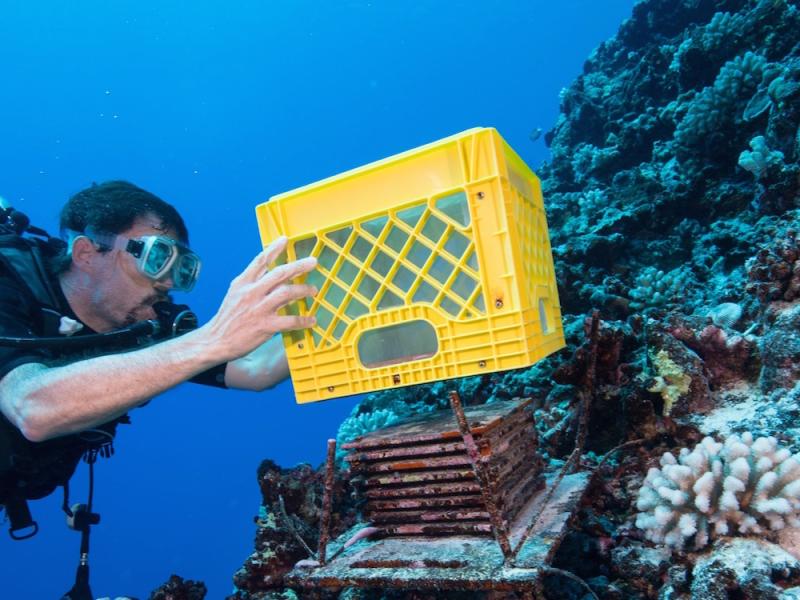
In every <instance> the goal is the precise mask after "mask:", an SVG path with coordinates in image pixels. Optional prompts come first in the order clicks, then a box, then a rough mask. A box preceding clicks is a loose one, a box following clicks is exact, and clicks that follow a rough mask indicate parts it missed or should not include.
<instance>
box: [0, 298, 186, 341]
mask: <svg viewBox="0 0 800 600" xmlns="http://www.w3.org/2000/svg"><path fill="white" fill-rule="evenodd" d="M153 310H155V312H156V316H157V318H156V319H150V320H147V321H139V322H138V323H134V324H133V325H129V326H128V327H123V328H122V329H116V330H114V331H108V332H106V333H92V334H89V335H78V336H75V337H66V336H64V337H9V336H0V346H12V347H14V348H83V347H88V346H91V347H93V348H99V347H104V346H114V345H118V344H121V343H125V342H135V341H136V340H138V339H139V338H142V337H151V338H155V339H166V338H169V337H175V336H179V335H182V334H184V333H187V332H189V331H192V330H193V329H197V315H195V314H194V313H193V312H192V311H191V310H190V309H189V307H188V306H187V305H185V304H172V303H171V302H157V303H156V304H154V305H153Z"/></svg>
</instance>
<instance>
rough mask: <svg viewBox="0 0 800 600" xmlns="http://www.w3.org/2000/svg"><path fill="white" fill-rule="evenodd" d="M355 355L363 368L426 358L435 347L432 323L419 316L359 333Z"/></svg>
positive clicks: (433, 351)
mask: <svg viewBox="0 0 800 600" xmlns="http://www.w3.org/2000/svg"><path fill="white" fill-rule="evenodd" d="M356 347H357V349H358V358H359V359H360V360H361V363H362V364H363V365H364V367H365V368H367V369H375V368H378V367H386V366H389V365H396V364H399V363H406V362H412V361H415V360H422V359H424V358H430V357H431V356H434V355H435V354H436V353H437V352H438V351H439V338H438V337H437V336H436V329H434V327H433V325H432V324H431V323H430V322H428V321H425V320H423V319H416V320H414V321H407V322H405V323H398V324H397V325H389V326H387V327H377V328H374V329H369V330H367V331H365V332H364V333H362V334H361V336H359V338H358V343H357V346H356Z"/></svg>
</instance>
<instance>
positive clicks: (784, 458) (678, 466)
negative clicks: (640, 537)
mask: <svg viewBox="0 0 800 600" xmlns="http://www.w3.org/2000/svg"><path fill="white" fill-rule="evenodd" d="M636 506H637V508H638V509H639V511H641V512H640V513H639V514H638V515H637V517H636V526H637V527H639V528H641V529H643V530H644V531H645V535H646V537H647V539H649V540H651V541H653V542H657V543H664V544H666V545H668V546H672V547H674V548H681V547H683V546H685V545H686V544H687V543H688V542H690V541H691V542H692V547H693V548H694V549H695V550H699V549H701V548H703V547H704V546H706V545H707V544H708V542H709V540H710V539H712V538H714V537H717V536H722V535H729V534H734V533H745V534H746V533H753V534H759V533H763V532H765V531H767V530H773V531H777V530H780V529H783V528H784V527H786V526H789V527H799V526H800V457H798V456H797V455H792V453H791V452H790V451H789V450H788V449H786V448H780V447H779V446H778V442H777V440H776V439H775V438H774V437H761V438H758V439H756V440H754V439H753V436H752V435H751V434H749V433H745V434H744V435H743V436H742V437H741V438H740V437H739V436H736V435H733V436H731V437H729V438H728V439H727V440H725V442H724V443H720V442H716V441H714V439H712V438H710V437H707V438H705V439H703V441H702V442H700V443H699V444H698V445H697V446H695V448H694V449H693V450H691V451H689V449H688V448H683V449H682V450H681V451H680V454H679V456H678V458H677V459H676V458H675V456H674V455H673V454H672V453H670V452H667V453H665V454H664V455H663V456H662V457H661V468H660V469H659V468H655V467H653V468H651V469H650V470H649V472H648V473H647V477H646V478H645V480H644V484H643V485H642V488H641V489H640V491H639V498H638V500H637V502H636Z"/></svg>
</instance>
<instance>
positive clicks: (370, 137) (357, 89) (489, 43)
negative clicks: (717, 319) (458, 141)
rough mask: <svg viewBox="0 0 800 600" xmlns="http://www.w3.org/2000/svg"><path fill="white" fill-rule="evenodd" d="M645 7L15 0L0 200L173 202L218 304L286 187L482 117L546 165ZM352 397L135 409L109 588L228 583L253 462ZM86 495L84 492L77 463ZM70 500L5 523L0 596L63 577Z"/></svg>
mask: <svg viewBox="0 0 800 600" xmlns="http://www.w3.org/2000/svg"><path fill="white" fill-rule="evenodd" d="M633 4H634V2H633V0H604V1H603V2H601V3H598V2H596V1H591V0H563V1H562V2H543V1H540V0H519V1H512V0H508V1H506V2H482V1H480V2H479V1H472V2H460V1H456V0H451V1H449V2H432V1H425V2H363V1H347V2H346V1H339V2H307V1H293V2H281V3H278V2H255V1H250V2H244V1H242V2H232V3H227V4H223V3H217V2H208V1H207V0H200V1H193V2H189V1H186V2H176V1H169V2H144V3H143V2H141V1H136V2H133V1H117V2H113V3H111V2H107V1H106V2H104V1H100V0H82V1H80V2H71V3H67V2H55V1H53V0H49V1H47V0H43V1H41V2H36V3H34V2H31V3H23V2H11V1H6V2H2V3H0V50H1V51H2V54H0V82H1V83H2V91H0V142H1V143H0V195H2V196H4V197H5V198H6V199H8V200H9V201H11V203H12V204H14V205H15V206H16V207H17V208H18V209H20V210H22V211H24V212H26V213H28V214H29V216H31V218H32V220H33V221H34V222H35V223H37V224H39V225H40V226H43V227H46V228H49V229H51V230H55V229H56V223H57V215H58V211H59V210H60V207H61V205H62V203H63V202H64V201H65V200H66V198H67V197H68V196H69V195H70V194H72V193H74V192H76V191H77V190H79V189H81V188H83V187H85V186H86V185H89V184H90V183H91V182H92V181H103V180H106V179H111V178H122V179H127V180H130V181H132V182H134V183H136V184H138V185H140V186H142V187H145V188H147V189H149V190H151V191H153V192H154V193H156V194H157V195H159V196H161V197H163V198H164V199H166V200H168V201H170V202H171V203H173V204H174V205H175V206H177V208H178V209H179V210H180V211H181V212H182V213H183V215H184V217H185V218H186V221H187V224H188V226H189V228H190V232H191V238H192V242H193V246H194V247H195V249H196V250H197V251H198V252H199V254H200V255H201V256H202V257H203V258H204V268H203V269H204V270H203V275H202V278H201V281H200V283H199V285H198V287H197V288H196V290H195V292H193V293H192V294H191V295H189V296H187V297H184V298H182V300H183V301H186V302H189V303H190V304H191V305H192V307H193V308H194V309H195V310H196V312H197V313H198V314H199V315H200V317H201V319H203V320H205V319H208V318H210V317H211V316H212V315H213V314H214V311H215V309H216V307H217V306H218V304H219V301H220V300H221V298H222V297H223V295H224V293H225V291H226V289H227V286H228V283H229V281H230V280H231V278H232V277H233V276H235V275H236V274H237V273H238V272H239V270H240V269H241V268H243V267H244V266H245V265H246V264H247V263H248V262H249V260H250V259H251V258H252V256H253V255H255V253H256V252H258V250H259V249H260V240H259V237H258V233H257V229H256V224H255V218H254V213H253V208H254V207H255V205H256V204H258V203H259V202H262V201H264V200H266V199H267V198H268V197H270V196H271V195H273V194H276V193H279V192H283V191H286V190H289V189H291V188H294V187H297V186H299V185H303V184H306V183H310V182H313V181H315V180H317V179H320V178H323V177H326V176H330V175H334V174H336V173H338V172H340V171H342V170H345V169H349V168H352V167H356V166H359V165H361V164H364V163H367V162H370V161H373V160H376V159H380V158H383V157H386V156H388V155H391V154H394V153H396V152H400V151H403V150H407V149H410V148H413V147H415V146H417V145H420V144H423V143H426V142H430V141H434V140H436V139H438V138H441V137H444V136H446V135H450V134H453V133H457V132H459V131H462V130H464V129H468V128H470V127H474V126H495V127H497V128H498V129H499V130H500V132H501V133H502V134H503V136H504V137H505V138H506V139H507V140H508V141H509V142H510V143H511V145H512V146H513V147H514V148H515V149H516V150H517V151H518V152H519V153H520V154H521V155H522V157H523V158H524V159H525V160H526V161H527V162H528V163H529V164H530V165H531V166H533V167H534V168H535V167H536V166H538V165H539V164H540V163H541V161H543V160H545V159H546V158H547V149H546V147H545V145H544V141H543V139H541V138H540V139H539V140H537V141H535V142H532V141H531V140H530V139H529V134H530V133H531V131H532V130H534V129H536V128H542V129H544V130H545V131H546V130H547V129H549V128H550V127H551V126H552V125H553V124H554V123H555V120H556V117H557V114H558V113H557V111H558V93H559V90H560V89H561V88H562V87H565V86H566V85H568V84H569V83H570V82H571V81H572V80H573V79H574V78H575V77H576V76H577V75H578V74H579V73H580V70H581V66H582V64H583V61H584V60H585V58H586V57H587V56H588V55H589V53H590V52H591V51H592V49H593V48H595V47H596V46H597V44H598V43H600V42H601V41H602V40H604V39H606V38H608V37H609V36H611V35H613V34H614V33H615V32H616V29H617V27H618V26H619V24H620V23H621V22H622V20H623V19H624V18H626V17H627V16H628V15H629V14H630V11H631V7H632V5H633ZM356 401H357V399H353V398H348V399H341V400H335V401H330V402H327V403H319V404H314V405H306V406H297V405H296V404H295V403H294V400H293V396H292V390H291V386H290V384H289V383H285V384H282V385H281V386H279V387H278V388H276V389H275V390H271V391H269V392H264V393H261V394H247V393H241V392H233V391H220V390H214V389H206V388H203V387H201V386H195V385H184V386H181V387H179V388H177V389H175V390H173V391H170V392H169V393H167V394H164V395H163V396H161V397H159V398H158V399H156V400H155V401H153V402H152V403H150V404H149V405H148V406H147V407H146V408H145V409H142V410H137V411H135V412H134V413H133V414H132V417H133V421H134V424H133V425H132V426H131V427H125V428H124V429H123V430H122V431H121V432H120V435H119V437H118V443H117V455H116V456H115V457H114V459H113V460H111V461H104V462H101V463H100V464H99V465H98V468H97V486H96V493H95V502H96V508H97V510H99V512H101V514H102V523H101V525H100V526H99V527H97V528H95V530H94V533H93V536H92V544H93V545H92V555H91V565H92V588H93V591H94V594H95V596H98V597H102V596H111V597H112V598H113V597H114V596H118V595H125V594H127V595H132V596H137V597H139V598H141V599H144V598H147V597H148V595H149V592H150V591H151V590H152V589H153V588H155V587H156V586H158V585H160V584H161V583H163V582H164V581H165V580H166V579H167V578H168V577H169V575H170V574H171V573H177V574H180V575H181V576H183V577H186V578H193V579H202V580H204V581H205V582H206V584H207V585H208V588H209V594H208V598H210V599H218V598H223V597H224V596H225V595H226V594H228V593H230V592H231V589H232V583H231V575H232V574H233V572H234V571H235V570H236V569H237V568H238V567H239V566H240V565H241V564H242V562H243V560H244V559H245V558H246V557H247V556H248V555H249V553H250V552H251V550H252V539H253V535H254V531H255V529H254V525H253V521H252V518H253V516H254V515H255V514H256V513H257V509H258V503H259V498H260V496H259V492H258V488H257V485H256V479H255V471H256V468H257V466H258V464H259V461H260V460H261V459H262V458H267V457H269V458H272V459H274V460H276V461H277V462H278V463H280V464H282V465H284V466H292V465H294V464H296V463H298V462H310V463H312V464H314V465H317V464H319V463H320V462H321V461H322V459H323V455H324V452H325V440H326V439H327V438H329V437H334V436H335V434H336V430H337V427H338V424H339V423H340V422H341V420H342V419H343V418H344V417H345V416H346V415H347V414H348V413H349V411H350V410H351V408H352V407H353V405H354V404H355V403H356ZM72 494H73V501H80V500H85V495H86V476H85V472H84V471H83V470H82V471H81V472H80V473H79V475H78V476H77V477H76V478H75V479H74V480H73V486H72ZM60 500H61V499H60V496H59V495H58V494H56V495H54V496H53V497H51V498H49V499H46V500H42V501H38V502H34V503H33V505H32V509H33V511H34V513H35V517H36V518H37V519H38V521H39V523H40V526H41V528H42V531H41V533H40V534H39V535H38V536H37V537H36V538H34V539H33V540H30V541H26V542H12V541H11V540H10V539H9V538H8V537H7V536H6V534H5V533H4V532H3V533H1V534H0V559H1V560H0V565H1V566H0V575H1V576H2V579H1V580H0V598H3V599H5V598H8V599H15V600H16V599H36V600H38V599H42V600H48V599H55V598H60V596H61V594H62V593H63V592H65V591H66V590H67V589H69V587H71V585H72V578H73V577H74V569H75V566H76V564H77V557H78V543H79V536H78V534H77V533H75V532H72V531H70V530H68V529H67V528H66V526H65V525H64V519H63V515H62V513H61V512H60V510H59V505H60ZM3 528H5V526H4V527H3Z"/></svg>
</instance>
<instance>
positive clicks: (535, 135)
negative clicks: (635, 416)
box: [528, 127, 542, 142]
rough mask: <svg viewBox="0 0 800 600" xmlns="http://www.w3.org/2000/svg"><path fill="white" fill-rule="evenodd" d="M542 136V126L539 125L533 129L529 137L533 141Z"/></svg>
mask: <svg viewBox="0 0 800 600" xmlns="http://www.w3.org/2000/svg"><path fill="white" fill-rule="evenodd" d="M540 137H542V128H541V127H537V128H536V129H534V130H533V131H531V132H530V135H528V139H529V140H530V141H532V142H535V141H536V140H538V139H539V138H540Z"/></svg>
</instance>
